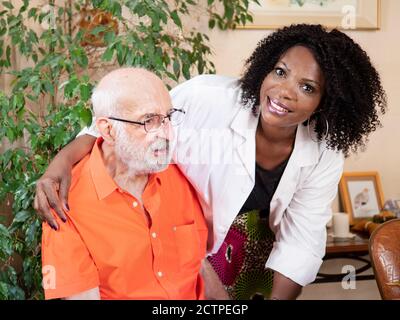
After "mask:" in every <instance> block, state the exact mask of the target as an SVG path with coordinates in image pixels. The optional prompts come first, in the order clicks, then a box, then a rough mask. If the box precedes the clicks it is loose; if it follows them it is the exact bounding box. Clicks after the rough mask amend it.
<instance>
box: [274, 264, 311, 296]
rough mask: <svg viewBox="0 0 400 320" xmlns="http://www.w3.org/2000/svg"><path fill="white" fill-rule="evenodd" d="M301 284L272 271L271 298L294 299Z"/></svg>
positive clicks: (298, 293)
mask: <svg viewBox="0 0 400 320" xmlns="http://www.w3.org/2000/svg"><path fill="white" fill-rule="evenodd" d="M302 288H303V287H302V286H301V285H299V284H297V283H296V282H294V281H293V280H290V279H289V278H286V277H285V276H284V275H283V274H281V273H279V272H277V271H274V282H273V286H272V293H271V299H277V300H295V299H297V297H298V296H299V295H300V293H301V290H302Z"/></svg>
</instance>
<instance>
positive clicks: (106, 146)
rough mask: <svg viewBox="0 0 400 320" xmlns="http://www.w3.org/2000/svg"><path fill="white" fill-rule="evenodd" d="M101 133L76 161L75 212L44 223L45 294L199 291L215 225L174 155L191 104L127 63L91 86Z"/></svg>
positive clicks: (151, 295) (126, 295)
mask: <svg viewBox="0 0 400 320" xmlns="http://www.w3.org/2000/svg"><path fill="white" fill-rule="evenodd" d="M92 103H93V109H94V114H95V116H96V125H97V128H98V131H99V133H100V135H101V137H100V138H98V139H97V142H96V143H95V145H94V147H93V149H92V152H91V154H90V155H88V156H87V157H85V158H84V159H83V160H81V161H80V162H79V163H78V164H77V165H76V166H75V167H74V169H73V175H72V184H71V188H70V190H69V206H70V211H69V213H68V219H67V221H66V222H65V223H59V224H58V225H59V230H58V231H55V230H52V229H51V227H50V226H49V225H48V224H43V237H42V256H43V270H45V271H44V272H43V273H44V274H43V276H44V277H43V278H44V289H45V296H46V299H53V298H67V299H100V298H101V299H198V298H202V297H203V284H202V279H201V277H200V275H199V269H200V264H201V260H202V258H203V257H204V256H205V252H206V240H207V227H206V225H205V222H204V218H203V215H202V211H201V207H200V205H199V202H198V199H197V198H196V193H195V191H194V190H193V188H192V187H191V185H190V184H189V182H188V181H187V180H186V178H185V177H184V176H183V175H182V173H181V172H180V171H179V169H178V168H177V167H176V166H175V165H172V164H171V165H169V161H170V159H171V145H170V141H172V140H171V139H172V130H171V124H172V125H174V124H178V123H179V118H180V117H181V116H182V115H183V111H181V110H179V109H174V108H172V106H171V100H170V97H169V93H168V91H167V90H166V88H165V86H164V85H163V83H162V82H161V80H160V79H159V78H158V77H156V76H155V75H154V74H152V73H150V72H148V71H146V70H143V69H135V68H125V69H119V70H116V71H113V72H111V73H109V74H108V75H106V76H105V77H104V78H103V79H102V80H101V81H100V83H99V84H98V86H97V87H96V89H95V90H94V93H93V96H92Z"/></svg>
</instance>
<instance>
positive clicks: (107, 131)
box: [96, 117, 115, 145]
mask: <svg viewBox="0 0 400 320" xmlns="http://www.w3.org/2000/svg"><path fill="white" fill-rule="evenodd" d="M96 126H97V130H99V133H100V135H101V136H102V137H103V139H104V141H105V142H106V143H108V144H110V145H114V143H115V129H114V128H113V126H112V124H111V122H110V120H109V119H108V118H105V117H98V118H96Z"/></svg>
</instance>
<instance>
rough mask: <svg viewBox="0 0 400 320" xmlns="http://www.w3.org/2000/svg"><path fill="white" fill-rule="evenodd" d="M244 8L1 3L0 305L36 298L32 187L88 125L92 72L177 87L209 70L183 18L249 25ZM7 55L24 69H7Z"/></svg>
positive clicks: (201, 38) (205, 50)
mask: <svg viewBox="0 0 400 320" xmlns="http://www.w3.org/2000/svg"><path fill="white" fill-rule="evenodd" d="M254 2H257V1H254ZM248 5H249V1H248V0H233V1H232V0H229V1H228V0H218V1H217V0H215V1H214V0H208V1H205V0H203V1H201V0H199V1H195V0H174V1H171V0H168V1H164V0H142V1H138V0H131V1H121V0H120V1H117V0H115V1H113V0H93V1H83V0H82V1H71V0H60V1H55V0H53V1H48V2H43V3H41V4H40V5H37V4H36V5H35V4H32V1H27V0H23V1H22V0H21V1H1V2H0V72H1V74H5V73H7V74H10V75H11V76H12V77H13V81H12V83H11V88H10V90H8V91H7V92H4V91H0V112H1V126H0V142H1V143H3V144H7V146H8V148H7V150H5V151H4V153H2V154H1V155H0V170H1V172H0V202H3V201H8V202H9V203H10V205H12V212H13V220H12V222H11V223H10V224H5V222H4V221H0V299H40V298H42V297H43V292H42V288H41V281H42V276H41V263H40V241H41V238H40V235H41V222H40V221H39V219H38V218H37V216H36V214H35V212H34V209H33V197H34V190H35V182H36V180H37V179H38V178H39V177H40V176H41V175H42V174H43V172H44V171H45V169H46V166H47V165H48V163H49V162H50V160H51V159H52V157H54V155H55V154H56V153H57V152H58V151H59V150H60V149H61V148H62V147H63V146H64V145H65V144H66V143H68V142H69V141H70V140H71V139H72V138H73V137H74V136H75V135H76V134H77V133H78V132H79V131H80V130H81V128H82V127H83V126H86V125H88V124H90V122H91V118H92V115H91V112H90V103H89V99H90V95H91V91H92V88H93V87H94V84H95V83H94V82H93V80H92V79H93V75H94V74H98V73H100V72H103V73H104V70H105V69H107V67H111V68H112V67H116V66H141V67H145V68H148V69H150V70H152V71H154V72H156V73H157V74H158V75H159V76H161V77H162V78H163V79H164V80H166V81H167V83H169V84H174V83H177V82H178V81H180V80H182V79H184V78H185V79H188V78H189V77H191V76H192V75H194V74H197V73H213V72H214V71H215V70H214V65H213V64H212V62H211V61H210V56H211V50H210V48H209V46H208V45H207V41H208V38H207V36H206V35H205V34H203V33H200V32H198V31H194V30H193V29H192V30H191V29H190V28H186V25H185V23H184V22H183V21H185V19H184V18H185V17H186V18H187V17H188V16H189V15H190V12H191V10H192V9H193V8H194V7H196V8H202V9H204V14H207V16H208V17H209V27H211V28H213V27H214V26H217V27H219V28H220V29H229V28H235V26H236V25H237V24H245V23H246V22H247V21H251V16H250V15H249V13H248V12H247V9H248ZM12 47H13V48H14V49H12ZM13 54H15V55H16V56H19V57H20V58H21V59H23V61H26V65H27V66H26V67H23V68H20V69H16V68H14V67H13V65H12V58H13ZM19 260H21V261H22V263H18V261H19Z"/></svg>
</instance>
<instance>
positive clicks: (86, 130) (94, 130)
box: [77, 118, 100, 138]
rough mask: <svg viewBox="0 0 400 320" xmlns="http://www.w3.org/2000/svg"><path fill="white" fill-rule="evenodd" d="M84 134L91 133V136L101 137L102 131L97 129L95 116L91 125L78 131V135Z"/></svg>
mask: <svg viewBox="0 0 400 320" xmlns="http://www.w3.org/2000/svg"><path fill="white" fill-rule="evenodd" d="M84 134H88V135H91V136H93V137H96V138H98V137H100V133H99V131H98V130H97V127H96V118H93V120H92V124H91V125H90V127H85V128H83V129H82V130H81V131H80V132H79V133H78V135H77V137H80V136H83V135H84Z"/></svg>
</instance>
